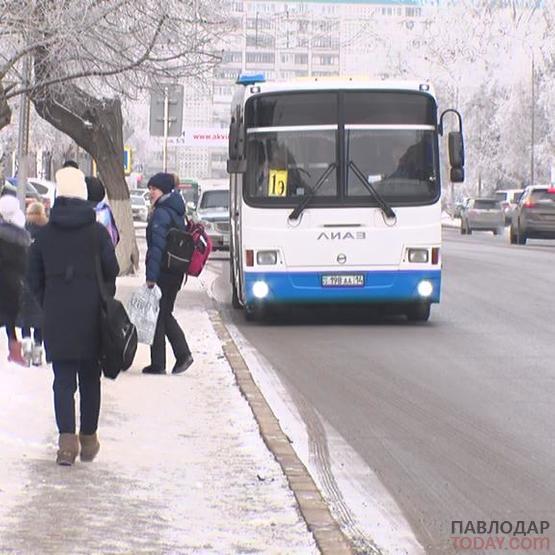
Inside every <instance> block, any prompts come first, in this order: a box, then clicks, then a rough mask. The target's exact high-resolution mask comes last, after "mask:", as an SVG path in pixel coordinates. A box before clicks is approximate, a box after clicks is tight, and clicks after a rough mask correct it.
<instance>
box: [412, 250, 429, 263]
mask: <svg viewBox="0 0 555 555" xmlns="http://www.w3.org/2000/svg"><path fill="white" fill-rule="evenodd" d="M408 254H409V262H418V263H420V264H425V263H426V262H428V249H408Z"/></svg>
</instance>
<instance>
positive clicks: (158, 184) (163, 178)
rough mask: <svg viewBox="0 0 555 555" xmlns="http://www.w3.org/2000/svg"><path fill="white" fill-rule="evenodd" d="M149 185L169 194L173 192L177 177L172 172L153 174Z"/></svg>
mask: <svg viewBox="0 0 555 555" xmlns="http://www.w3.org/2000/svg"><path fill="white" fill-rule="evenodd" d="M147 187H154V188H156V189H159V190H160V191H162V193H164V194H165V195H167V194H168V193H171V192H172V191H173V189H174V187H175V178H174V177H173V175H172V174H171V173H163V172H160V173H157V174H155V175H153V176H152V177H151V178H150V179H149V180H148V185H147Z"/></svg>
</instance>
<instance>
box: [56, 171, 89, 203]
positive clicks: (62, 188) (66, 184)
mask: <svg viewBox="0 0 555 555" xmlns="http://www.w3.org/2000/svg"><path fill="white" fill-rule="evenodd" d="M56 184H57V187H56V196H57V197H69V198H79V199H81V200H87V185H86V183H85V176H84V174H83V172H82V171H81V170H78V169H76V168H72V167H67V168H62V169H61V170H58V171H57V172H56Z"/></svg>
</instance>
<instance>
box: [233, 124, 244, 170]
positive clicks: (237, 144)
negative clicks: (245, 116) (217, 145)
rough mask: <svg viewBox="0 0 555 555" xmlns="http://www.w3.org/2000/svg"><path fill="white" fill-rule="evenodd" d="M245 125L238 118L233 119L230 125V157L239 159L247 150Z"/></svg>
mask: <svg viewBox="0 0 555 555" xmlns="http://www.w3.org/2000/svg"><path fill="white" fill-rule="evenodd" d="M244 130H245V128H244V126H243V125H242V124H241V123H240V122H239V121H238V120H237V119H236V118H232V119H231V125H230V126H229V159H230V160H239V159H241V158H242V157H243V154H244V152H245V137H244V135H245V133H244Z"/></svg>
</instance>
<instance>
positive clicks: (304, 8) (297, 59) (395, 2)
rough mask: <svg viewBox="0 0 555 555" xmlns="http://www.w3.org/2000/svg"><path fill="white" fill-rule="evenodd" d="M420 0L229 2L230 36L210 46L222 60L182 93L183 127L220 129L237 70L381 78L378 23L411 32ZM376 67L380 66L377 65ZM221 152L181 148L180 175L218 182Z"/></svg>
mask: <svg viewBox="0 0 555 555" xmlns="http://www.w3.org/2000/svg"><path fill="white" fill-rule="evenodd" d="M420 4H421V1H420V0H310V1H307V2H306V1H305V2H302V1H291V0H290V1H287V2H282V1H278V0H263V1H253V0H242V1H241V0H232V1H230V3H229V13H230V17H231V18H232V21H233V29H234V30H233V32H231V33H228V34H227V35H226V36H225V37H224V38H223V39H222V42H221V44H220V45H218V49H219V50H221V53H222V61H221V63H220V64H219V65H218V66H217V67H216V68H215V70H214V72H213V78H212V85H211V87H210V88H209V89H208V90H207V88H206V86H203V87H202V89H194V88H189V90H188V93H187V95H186V99H185V102H186V105H185V114H184V122H185V123H184V125H185V126H189V125H193V122H194V124H196V125H201V126H204V127H213V128H222V129H227V127H228V126H229V106H230V101H231V97H232V95H233V90H234V83H235V80H236V78H237V76H238V75H239V74H240V73H242V72H262V73H264V74H265V75H266V78H267V79H269V80H273V79H277V80H282V79H295V78H302V77H324V78H325V77H328V76H335V75H369V76H374V77H377V78H379V77H382V76H386V75H384V74H383V70H384V67H385V64H380V56H379V55H377V53H376V52H375V41H376V34H377V33H378V32H379V29H380V26H384V25H396V26H402V28H403V29H406V30H407V32H410V31H411V30H412V29H414V27H415V25H416V24H417V22H418V20H419V19H420V18H421V17H422V11H423V8H422V7H421V5H420ZM382 65H383V66H384V67H382ZM226 160H227V151H226V149H224V148H223V147H222V148H192V147H189V148H186V147H184V148H183V151H182V154H181V156H180V157H179V173H180V175H184V176H185V175H186V176H192V177H197V178H203V177H213V178H225V177H226V176H227V173H226Z"/></svg>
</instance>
